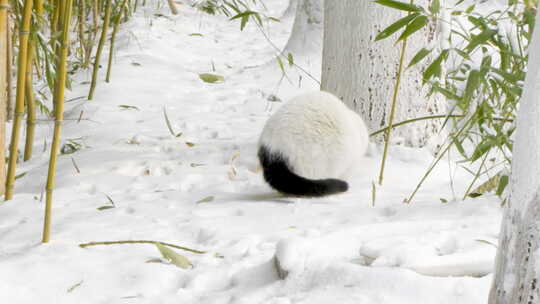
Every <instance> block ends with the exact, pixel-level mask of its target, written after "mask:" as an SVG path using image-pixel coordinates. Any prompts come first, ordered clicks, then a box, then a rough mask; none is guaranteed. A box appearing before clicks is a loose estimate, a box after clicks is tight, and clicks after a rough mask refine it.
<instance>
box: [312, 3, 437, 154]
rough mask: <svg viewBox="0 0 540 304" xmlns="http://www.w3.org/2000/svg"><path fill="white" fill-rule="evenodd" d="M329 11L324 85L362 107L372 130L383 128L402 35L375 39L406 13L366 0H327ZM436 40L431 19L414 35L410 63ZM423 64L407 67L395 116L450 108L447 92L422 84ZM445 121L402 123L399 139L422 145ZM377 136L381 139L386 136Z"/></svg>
mask: <svg viewBox="0 0 540 304" xmlns="http://www.w3.org/2000/svg"><path fill="white" fill-rule="evenodd" d="M427 3H428V0H419V1H416V4H419V5H422V6H424V5H426V4H427ZM324 15H325V18H324V20H325V21H324V43H323V62H322V85H321V87H322V89H323V90H325V91H329V92H332V93H334V94H335V95H337V96H339V97H340V98H342V100H343V101H344V102H345V103H346V104H347V105H348V106H349V107H350V108H352V109H354V110H355V111H356V112H358V113H359V114H360V115H361V116H362V117H363V118H364V120H365V121H366V123H367V125H368V128H369V130H370V131H376V130H378V129H381V128H382V127H384V126H386V125H387V123H388V114H389V112H390V104H391V100H392V95H393V89H394V86H395V83H396V80H395V79H396V74H397V71H398V63H399V58H400V49H401V46H402V44H401V43H398V44H396V43H395V40H396V38H388V39H385V40H382V41H378V42H375V41H374V40H375V36H376V35H377V34H378V33H379V32H380V31H382V30H383V29H384V28H386V27H387V26H388V25H390V24H392V23H393V22H395V21H396V20H398V19H399V18H400V17H402V16H404V15H403V14H402V13H400V12H398V11H397V10H395V9H390V8H387V7H383V6H381V5H378V4H375V3H373V1H364V0H362V1H359V0H339V1H326V3H325V6H324ZM435 43H437V29H436V25H435V24H433V23H430V24H429V25H428V26H427V27H426V28H425V29H423V30H422V31H419V32H417V33H415V34H414V35H413V36H412V37H410V38H409V42H408V47H407V53H406V54H407V56H406V59H405V64H408V63H409V62H410V60H411V59H412V57H413V56H414V54H416V52H417V51H418V50H419V49H420V48H422V47H426V46H428V45H430V44H435ZM426 61H429V60H426ZM423 68H424V67H423V66H422V65H420V64H419V65H417V66H415V67H413V68H409V69H407V70H405V71H404V73H403V76H402V81H401V88H400V91H399V97H398V106H397V109H396V116H395V119H394V121H395V122H399V121H403V120H406V119H411V118H415V117H422V116H428V115H434V114H445V112H446V107H445V104H444V99H443V98H442V96H436V95H434V96H432V97H430V98H428V97H426V95H427V87H423V86H422V80H421V79H422V76H421V70H423ZM441 123H442V121H441V120H426V121H423V122H416V123H414V124H409V125H407V126H403V127H400V128H397V129H396V130H395V132H394V133H393V142H404V143H405V144H407V145H410V146H422V145H424V144H425V143H426V140H427V139H428V138H429V137H430V136H432V135H433V134H435V133H436V132H438V130H439V128H440V126H441ZM376 140H377V141H381V140H382V137H378V138H377V139H376Z"/></svg>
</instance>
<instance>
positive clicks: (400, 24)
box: [375, 13, 419, 41]
mask: <svg viewBox="0 0 540 304" xmlns="http://www.w3.org/2000/svg"><path fill="white" fill-rule="evenodd" d="M418 15H419V14H418V13H415V14H410V15H408V16H405V17H403V18H401V19H399V20H398V21H396V22H394V23H392V24H391V25H389V26H388V27H387V28H385V29H384V30H382V31H381V32H380V33H379V34H377V36H376V37H375V41H379V40H381V39H384V38H387V37H389V36H391V35H392V34H394V33H395V32H397V31H398V30H399V29H401V28H402V27H404V26H406V25H407V24H409V22H411V20H413V19H414V18H416V17H418Z"/></svg>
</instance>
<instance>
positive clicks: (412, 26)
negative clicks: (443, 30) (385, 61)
mask: <svg viewBox="0 0 540 304" xmlns="http://www.w3.org/2000/svg"><path fill="white" fill-rule="evenodd" d="M428 21H429V20H428V17H426V16H419V17H418V18H415V19H414V20H413V21H412V22H411V23H409V25H407V27H406V28H405V30H404V31H403V33H402V34H401V36H399V38H398V41H400V40H404V39H406V38H407V37H409V36H410V35H412V34H414V33H416V32H417V31H419V30H421V29H422V28H423V27H424V26H425V25H426V24H427V23H428Z"/></svg>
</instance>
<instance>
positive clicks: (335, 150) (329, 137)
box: [258, 91, 369, 197]
mask: <svg viewBox="0 0 540 304" xmlns="http://www.w3.org/2000/svg"><path fill="white" fill-rule="evenodd" d="M368 140H369V135H368V131H367V128H366V125H365V123H364V121H363V120H362V118H361V117H360V116H359V115H358V114H357V113H356V112H354V111H352V110H350V109H349V108H347V106H346V105H345V104H344V103H343V102H342V101H341V100H340V99H339V98H337V97H336V96H334V95H332V94H330V93H328V92H324V91H315V92H310V93H306V94H303V95H300V96H297V97H295V98H293V99H291V100H290V101H289V102H287V103H286V104H284V105H283V106H281V108H279V109H278V110H277V111H276V112H275V113H274V114H273V115H272V116H271V117H270V118H269V119H268V121H267V122H266V124H265V126H264V128H263V131H262V133H261V135H260V139H259V143H258V157H259V161H260V164H261V167H262V169H263V175H264V179H265V181H266V182H267V183H268V184H269V185H270V186H271V187H272V188H274V189H275V190H277V191H278V192H281V193H283V194H285V195H293V196H301V197H322V196H327V195H332V194H337V193H341V192H345V191H347V190H348V188H349V186H348V184H347V182H346V181H344V180H343V179H345V178H347V177H348V176H349V175H350V174H351V173H352V170H353V168H354V167H355V166H356V165H357V164H358V163H359V161H360V160H361V159H362V158H363V156H364V154H365V152H366V149H367V146H368Z"/></svg>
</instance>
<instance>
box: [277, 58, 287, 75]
mask: <svg viewBox="0 0 540 304" xmlns="http://www.w3.org/2000/svg"><path fill="white" fill-rule="evenodd" d="M276 60H277V62H278V65H279V69H280V70H281V72H282V73H283V74H285V65H284V64H283V60H281V57H280V56H276Z"/></svg>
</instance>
